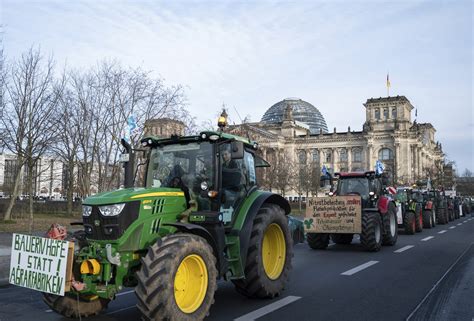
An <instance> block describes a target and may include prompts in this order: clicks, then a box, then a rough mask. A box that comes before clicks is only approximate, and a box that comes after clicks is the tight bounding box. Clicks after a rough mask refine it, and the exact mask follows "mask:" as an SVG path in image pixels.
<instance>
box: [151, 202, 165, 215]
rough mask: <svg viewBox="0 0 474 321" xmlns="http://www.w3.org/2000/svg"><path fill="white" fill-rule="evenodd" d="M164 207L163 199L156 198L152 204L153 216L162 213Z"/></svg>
mask: <svg viewBox="0 0 474 321" xmlns="http://www.w3.org/2000/svg"><path fill="white" fill-rule="evenodd" d="M164 205H165V199H164V198H158V199H156V200H155V201H154V202H153V212H152V213H153V214H159V213H163V206H164Z"/></svg>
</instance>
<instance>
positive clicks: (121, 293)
mask: <svg viewBox="0 0 474 321" xmlns="http://www.w3.org/2000/svg"><path fill="white" fill-rule="evenodd" d="M130 293H135V290H130V291H125V292H120V293H117V294H116V295H115V296H121V295H125V294H130Z"/></svg>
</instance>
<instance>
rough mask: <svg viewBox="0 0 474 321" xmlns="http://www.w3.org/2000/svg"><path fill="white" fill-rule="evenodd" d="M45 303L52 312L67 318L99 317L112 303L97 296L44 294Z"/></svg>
mask: <svg viewBox="0 0 474 321" xmlns="http://www.w3.org/2000/svg"><path fill="white" fill-rule="evenodd" d="M43 301H44V302H45V303H46V304H47V305H48V306H49V307H50V308H51V310H53V311H54V312H56V313H59V314H61V315H64V316H65V317H67V318H86V317H89V316H93V315H97V314H99V312H101V311H102V310H104V309H106V308H107V305H108V304H109V302H110V300H107V299H102V298H99V297H98V296H97V295H95V296H89V297H84V296H81V295H79V294H73V293H65V296H58V295H54V294H49V293H43Z"/></svg>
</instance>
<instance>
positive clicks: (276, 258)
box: [232, 203, 293, 298]
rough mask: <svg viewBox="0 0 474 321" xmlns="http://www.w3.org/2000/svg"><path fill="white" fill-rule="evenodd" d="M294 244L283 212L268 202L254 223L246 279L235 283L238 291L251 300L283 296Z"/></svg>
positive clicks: (246, 263)
mask: <svg viewBox="0 0 474 321" xmlns="http://www.w3.org/2000/svg"><path fill="white" fill-rule="evenodd" d="M292 257H293V241H292V239H291V235H290V231H289V228H288V221H287V218H286V216H285V212H284V210H283V209H282V208H281V207H280V206H278V205H276V204H268V203H265V204H263V205H262V207H261V208H260V210H259V211H258V213H257V215H256V216H255V219H254V220H253V227H252V233H251V234H250V242H249V247H248V252H247V260H246V262H245V278H244V279H240V280H234V281H232V282H233V283H234V285H235V288H236V290H237V292H239V293H240V294H243V295H245V296H247V297H252V298H273V297H276V296H278V295H280V293H281V291H283V289H284V287H285V286H286V283H287V282H288V278H289V274H290V270H291V258H292Z"/></svg>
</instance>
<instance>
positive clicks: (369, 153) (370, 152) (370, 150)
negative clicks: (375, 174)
mask: <svg viewBox="0 0 474 321" xmlns="http://www.w3.org/2000/svg"><path fill="white" fill-rule="evenodd" d="M373 149H374V147H373V146H372V144H369V145H367V152H368V158H367V170H368V171H370V170H371V169H372V154H373V152H374V151H373Z"/></svg>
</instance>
